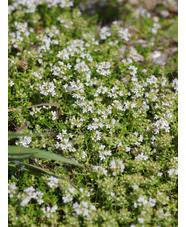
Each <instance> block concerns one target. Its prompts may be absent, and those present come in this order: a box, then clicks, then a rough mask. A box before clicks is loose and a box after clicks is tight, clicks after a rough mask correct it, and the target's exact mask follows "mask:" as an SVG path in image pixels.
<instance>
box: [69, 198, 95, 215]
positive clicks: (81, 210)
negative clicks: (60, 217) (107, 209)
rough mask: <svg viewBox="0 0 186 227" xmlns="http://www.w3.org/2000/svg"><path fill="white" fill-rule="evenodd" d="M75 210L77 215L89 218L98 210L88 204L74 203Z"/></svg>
mask: <svg viewBox="0 0 186 227" xmlns="http://www.w3.org/2000/svg"><path fill="white" fill-rule="evenodd" d="M73 208H74V210H75V212H76V214H77V215H83V216H89V215H90V212H92V211H93V210H96V207H95V206H94V205H92V204H89V203H88V202H85V201H82V202H81V203H80V204H79V203H77V202H76V203H74V204H73Z"/></svg>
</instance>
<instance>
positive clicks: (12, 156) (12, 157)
mask: <svg viewBox="0 0 186 227" xmlns="http://www.w3.org/2000/svg"><path fill="white" fill-rule="evenodd" d="M33 155H34V153H26V154H21V153H20V154H16V153H11V154H9V155H8V160H19V159H28V158H31V157H33Z"/></svg>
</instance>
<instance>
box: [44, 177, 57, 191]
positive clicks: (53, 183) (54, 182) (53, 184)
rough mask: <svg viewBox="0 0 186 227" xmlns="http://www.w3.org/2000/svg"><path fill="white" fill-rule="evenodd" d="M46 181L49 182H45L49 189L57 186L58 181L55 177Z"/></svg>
mask: <svg viewBox="0 0 186 227" xmlns="http://www.w3.org/2000/svg"><path fill="white" fill-rule="evenodd" d="M48 180H49V181H48V182H47V184H48V186H49V187H50V188H55V187H57V186H58V183H59V179H57V178H56V177H53V176H51V177H49V178H48Z"/></svg>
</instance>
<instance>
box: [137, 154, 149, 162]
mask: <svg viewBox="0 0 186 227" xmlns="http://www.w3.org/2000/svg"><path fill="white" fill-rule="evenodd" d="M135 159H140V160H145V161H146V160H147V159H148V156H146V155H144V154H143V153H141V154H139V155H137V156H136V157H135Z"/></svg>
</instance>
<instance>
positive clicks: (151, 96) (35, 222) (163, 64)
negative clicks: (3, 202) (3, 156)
mask: <svg viewBox="0 0 186 227" xmlns="http://www.w3.org/2000/svg"><path fill="white" fill-rule="evenodd" d="M93 2H94V3H93ZM124 2H125V3H124ZM135 2H138V1H122V0H120V1H115V0H113V1H108V3H107V2H106V1H92V2H91V3H90V2H89V1H74V2H73V1H71V0H32V1H30V0H24V1H22V0H11V1H10V3H9V108H11V107H15V109H14V111H12V112H11V113H10V114H9V118H10V122H9V129H10V130H15V129H16V127H15V126H17V127H21V126H22V125H23V124H24V122H25V121H29V122H30V125H29V126H28V128H27V129H25V133H32V132H37V133H41V132H44V131H48V132H51V136H46V135H42V134H41V136H39V137H31V136H23V137H21V138H20V139H19V140H17V141H16V145H21V146H24V147H32V148H40V149H47V150H48V151H49V152H55V153H57V154H61V155H62V156H64V157H67V158H70V159H72V160H75V161H76V162H78V163H81V164H82V165H83V168H79V167H76V166H70V165H64V164H61V163H58V162H54V161H48V160H40V159H36V158H32V159H30V160H25V163H32V164H34V165H35V166H38V167H41V168H46V169H48V170H50V171H52V172H53V173H55V174H56V175H57V176H59V178H57V177H54V176H50V177H48V176H46V175H32V174H30V173H28V172H27V171H25V168H24V165H22V164H21V163H20V162H19V161H16V162H15V166H16V170H17V172H12V171H11V170H10V171H9V191H8V193H9V223H10V225H11V226H111V227H116V226H131V227H134V226H157V227H158V226H176V225H177V180H178V176H177V175H178V170H177V165H178V157H177V156H178V150H177V98H178V87H177V86H178V80H177V40H176V38H175V35H174V34H175V32H176V29H175V26H176V24H177V16H176V14H175V13H174V12H172V11H170V10H169V3H168V1H159V5H158V6H153V7H154V9H156V10H152V8H151V7H152V6H151V5H148V4H147V1H144V4H143V3H139V2H138V4H136V3H135ZM173 3H174V1H173ZM173 3H172V4H173ZM109 4H110V5H109ZM112 4H113V5H112ZM140 4H141V5H140ZM112 6H113V7H115V8H118V11H117V12H118V14H117V20H115V18H113V21H112V22H110V20H112V17H111V18H110V20H109V22H108V23H106V22H107V19H104V18H103V17H104V15H100V14H99V10H100V9H101V8H102V7H105V8H104V9H108V10H111V13H112V12H115V11H114V10H115V8H113V11H112ZM173 6H174V5H173ZM173 6H172V7H173ZM174 7H175V6H174ZM91 9H92V11H91ZM97 9H99V10H98V13H97V11H96V10H97ZM109 12H110V11H107V15H109ZM91 13H92V14H93V15H91ZM96 13H97V14H96ZM111 15H113V17H114V16H116V15H115V14H111ZM106 18H107V17H106ZM173 31H174V33H173ZM170 33H171V35H170ZM172 34H173V35H172ZM39 103H58V104H59V105H60V111H56V109H55V107H54V106H45V105H43V106H40V107H33V108H32V109H28V108H26V107H27V106H30V105H36V104H39ZM19 106H22V107H23V108H21V109H20V108H18V109H16V107H19Z"/></svg>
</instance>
